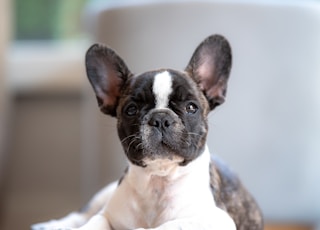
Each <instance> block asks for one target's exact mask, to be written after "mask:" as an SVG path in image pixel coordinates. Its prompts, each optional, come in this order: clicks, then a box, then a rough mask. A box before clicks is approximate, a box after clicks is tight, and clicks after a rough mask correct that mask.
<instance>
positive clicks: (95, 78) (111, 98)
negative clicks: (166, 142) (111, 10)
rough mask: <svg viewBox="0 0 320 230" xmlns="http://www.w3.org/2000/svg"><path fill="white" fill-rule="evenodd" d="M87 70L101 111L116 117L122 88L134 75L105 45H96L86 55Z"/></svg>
mask: <svg viewBox="0 0 320 230" xmlns="http://www.w3.org/2000/svg"><path fill="white" fill-rule="evenodd" d="M86 70H87V76H88V78H89V81H90V83H91V85H92V87H93V90H94V92H95V94H96V97H97V101H98V105H99V107H100V110H101V111H102V112H103V113H105V114H108V115H111V116H116V109H117V105H118V100H119V97H120V95H121V90H122V87H123V85H124V84H125V82H126V81H127V79H128V78H129V77H130V76H131V75H132V74H131V72H130V71H129V69H128V67H127V66H126V64H125V63H124V61H123V60H122V59H121V58H120V56H118V55H117V54H116V52H115V51H113V50H112V49H110V48H108V47H107V46H105V45H102V44H94V45H93V46H91V47H90V48H89V50H88V51H87V54H86Z"/></svg>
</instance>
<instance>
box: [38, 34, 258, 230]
mask: <svg viewBox="0 0 320 230" xmlns="http://www.w3.org/2000/svg"><path fill="white" fill-rule="evenodd" d="M231 60H232V54H231V48H230V45H229V43H228V41H227V40H226V39H225V38H224V37H222V36H220V35H213V36H210V37H208V38H206V39H205V40H204V41H203V42H202V43H201V44H200V45H199V46H198V47H197V49H196V50H195V52H194V54H193V55H192V57H191V60H190V62H189V64H188V65H187V67H186V69H185V70H184V71H179V70H173V69H158V70H153V71H148V72H145V73H142V74H139V75H135V74H133V73H132V72H131V71H130V70H129V69H128V67H127V66H126V64H125V62H124V61H123V60H122V59H121V58H120V57H119V56H118V55H117V54H116V53H115V51H113V50H112V49H110V48H108V47H106V46H104V45H102V44H95V45H93V46H92V47H91V48H89V50H88V51H87V54H86V69H87V75H88V78H89V81H90V83H91V85H92V87H93V89H94V92H95V94H96V97H97V101H98V105H99V107H100V110H101V111H102V112H103V113H105V114H107V115H111V116H113V117H116V118H117V128H118V135H119V138H120V140H121V143H122V146H123V150H124V153H125V154H126V156H127V158H128V168H127V170H126V172H125V174H124V176H123V177H122V178H121V179H120V180H118V181H116V182H114V183H111V184H110V185H107V186H106V187H105V188H104V189H103V190H102V191H100V192H99V193H97V194H96V195H95V196H94V197H93V199H92V200H91V201H90V202H89V204H88V205H87V206H86V207H85V208H84V209H82V210H80V211H78V212H73V213H71V214H69V215H68V216H66V217H64V218H62V219H59V220H52V221H49V222H46V223H40V224H36V225H33V226H32V229H33V230H40V229H41V230H50V229H61V230H62V229H63V230H66V229H81V230H124V229H156V230H167V229H168V230H178V229H184V230H186V229H196V230H213V229H215V230H218V229H223V230H233V229H238V230H262V229H263V219H262V215H261V212H260V209H259V208H258V206H257V204H256V202H255V201H254V199H253V198H252V196H251V195H250V194H249V193H248V192H247V190H246V189H245V188H244V187H243V185H242V184H241V182H240V180H239V179H238V177H237V176H236V175H235V174H234V173H233V172H232V171H231V170H229V169H228V167H227V166H226V165H225V164H224V163H222V161H221V160H219V159H218V158H217V157H216V156H212V155H211V154H210V152H209V149H208V147H207V144H206V139H207V134H208V113H209V112H210V111H211V110H213V109H214V108H215V107H217V106H218V105H220V104H222V103H223V102H224V100H225V96H226V91H227V82H228V78H229V73H230V69H231ZM114 154H118V153H114Z"/></svg>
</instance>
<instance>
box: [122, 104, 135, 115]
mask: <svg viewBox="0 0 320 230" xmlns="http://www.w3.org/2000/svg"><path fill="white" fill-rule="evenodd" d="M125 112H126V114H127V115H128V116H134V115H136V114H137V113H138V107H137V106H136V105H134V104H132V105H129V106H128V107H127V108H126V110H125Z"/></svg>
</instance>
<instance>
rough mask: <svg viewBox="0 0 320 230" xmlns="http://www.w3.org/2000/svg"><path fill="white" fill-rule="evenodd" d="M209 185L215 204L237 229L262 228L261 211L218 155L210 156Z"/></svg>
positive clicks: (257, 229) (253, 229)
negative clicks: (232, 221) (225, 212)
mask: <svg viewBox="0 0 320 230" xmlns="http://www.w3.org/2000/svg"><path fill="white" fill-rule="evenodd" d="M210 186H211V191H212V194H213V196H214V200H215V202H216V205H217V206H218V207H219V208H221V209H223V210H225V211H227V212H228V213H229V215H230V216H231V218H232V219H233V220H234V222H235V223H236V226H237V229H238V230H260V229H261V230H262V229H263V218H262V213H261V211H260V209H259V207H258V205H257V203H256V201H255V200H254V198H253V197H252V196H251V194H250V193H249V192H248V191H247V190H246V189H245V187H244V186H243V184H242V183H241V181H240V179H239V177H238V176H237V175H236V174H235V173H234V172H233V171H232V170H231V169H230V168H229V167H228V166H227V164H226V163H224V162H223V161H222V160H221V159H220V158H219V157H217V156H212V157H211V163H210Z"/></svg>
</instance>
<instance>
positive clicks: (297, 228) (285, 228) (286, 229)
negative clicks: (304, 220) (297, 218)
mask: <svg viewBox="0 0 320 230" xmlns="http://www.w3.org/2000/svg"><path fill="white" fill-rule="evenodd" d="M313 229H314V228H313V227H312V226H311V225H293V224H286V225H285V224H267V225H266V226H265V228H264V230H313Z"/></svg>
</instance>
